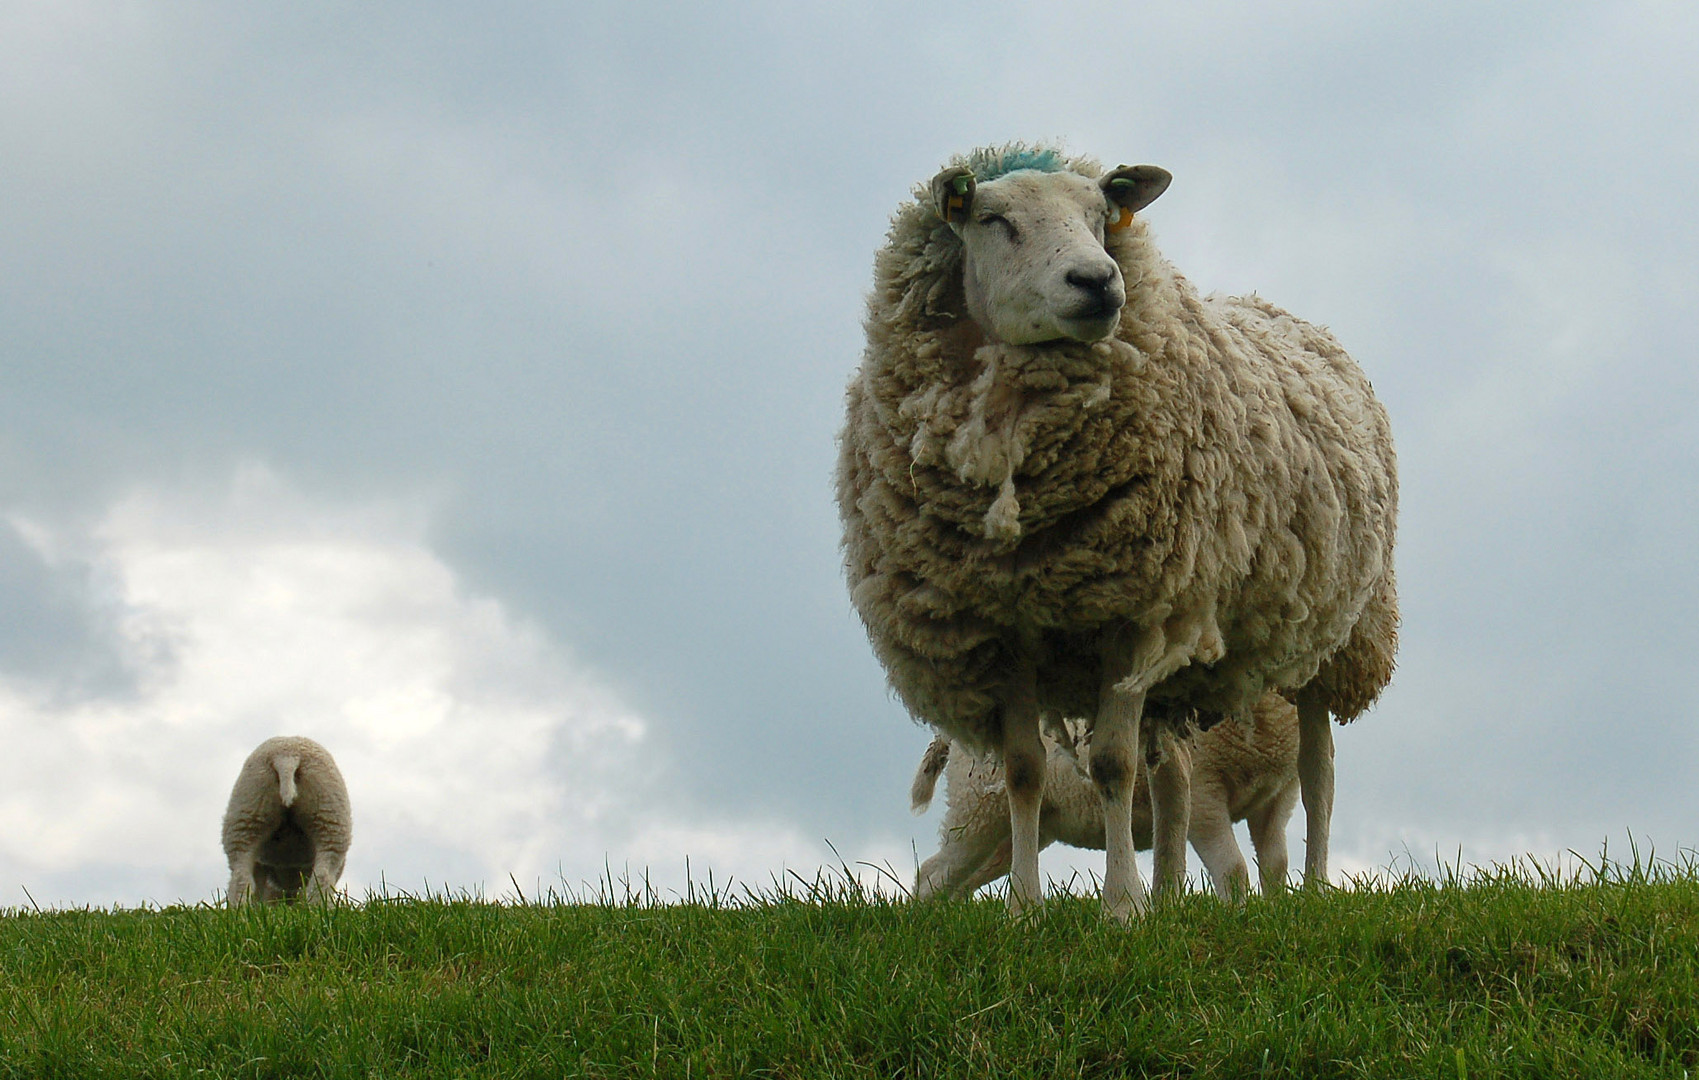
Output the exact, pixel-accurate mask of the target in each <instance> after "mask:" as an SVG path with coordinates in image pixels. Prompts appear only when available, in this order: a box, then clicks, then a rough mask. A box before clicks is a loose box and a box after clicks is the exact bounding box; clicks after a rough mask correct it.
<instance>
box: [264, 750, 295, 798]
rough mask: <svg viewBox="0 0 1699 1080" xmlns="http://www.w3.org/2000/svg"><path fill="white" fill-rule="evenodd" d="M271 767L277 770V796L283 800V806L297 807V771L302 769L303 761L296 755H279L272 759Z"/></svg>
mask: <svg viewBox="0 0 1699 1080" xmlns="http://www.w3.org/2000/svg"><path fill="white" fill-rule="evenodd" d="M271 767H272V768H273V769H275V770H277V795H278V798H280V799H282V800H283V805H284V806H286V807H288V806H294V805H295V770H296V769H299V768H300V767H301V759H300V758H299V757H297V756H296V755H294V754H279V755H277V756H276V757H274V758H272V759H271Z"/></svg>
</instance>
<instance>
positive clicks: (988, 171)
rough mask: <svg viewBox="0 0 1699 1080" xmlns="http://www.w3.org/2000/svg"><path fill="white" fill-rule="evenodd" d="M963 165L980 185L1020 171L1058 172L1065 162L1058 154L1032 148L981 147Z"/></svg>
mask: <svg viewBox="0 0 1699 1080" xmlns="http://www.w3.org/2000/svg"><path fill="white" fill-rule="evenodd" d="M965 164H966V165H967V167H968V168H970V169H972V170H973V175H974V179H976V180H978V181H979V182H980V183H984V182H985V181H987V180H995V179H997V178H998V177H999V176H1006V175H1007V174H1009V173H1012V172H1020V171H1021V170H1022V169H1032V170H1034V171H1036V172H1061V171H1063V170H1064V169H1066V168H1067V167H1068V162H1067V159H1066V158H1064V157H1063V156H1062V155H1061V153H1060V152H1058V151H1055V150H1048V149H1034V148H1033V147H1030V146H1021V145H1019V144H1016V145H1013V146H990V147H983V148H981V149H978V150H975V151H974V152H973V153H971V154H969V155H968V156H967V161H966V162H965Z"/></svg>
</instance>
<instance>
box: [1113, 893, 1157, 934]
mask: <svg viewBox="0 0 1699 1080" xmlns="http://www.w3.org/2000/svg"><path fill="white" fill-rule="evenodd" d="M1149 911H1150V897H1149V895H1148V894H1147V895H1144V896H1134V895H1133V894H1132V893H1130V892H1125V891H1123V892H1122V893H1121V894H1120V895H1119V896H1110V895H1108V894H1107V893H1105V894H1104V897H1103V917H1104V918H1105V919H1107V920H1108V921H1109V922H1112V923H1115V924H1117V925H1120V926H1128V925H1130V924H1131V923H1132V921H1133V919H1134V918H1143V917H1144V915H1145V914H1146V913H1147V912H1149Z"/></svg>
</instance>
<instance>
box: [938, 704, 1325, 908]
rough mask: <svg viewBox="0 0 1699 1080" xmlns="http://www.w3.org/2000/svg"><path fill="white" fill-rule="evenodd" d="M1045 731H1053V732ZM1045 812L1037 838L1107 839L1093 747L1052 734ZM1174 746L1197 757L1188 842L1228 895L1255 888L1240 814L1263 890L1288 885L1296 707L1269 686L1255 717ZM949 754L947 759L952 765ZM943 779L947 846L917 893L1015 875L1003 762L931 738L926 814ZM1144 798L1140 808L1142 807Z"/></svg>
mask: <svg viewBox="0 0 1699 1080" xmlns="http://www.w3.org/2000/svg"><path fill="white" fill-rule="evenodd" d="M1047 734H1048V733H1047ZM1046 741H1047V743H1048V750H1049V759H1048V767H1047V771H1046V775H1045V783H1044V802H1043V806H1042V809H1041V811H1040V813H1039V818H1038V846H1039V847H1040V848H1045V847H1048V846H1049V845H1050V844H1052V843H1054V842H1055V841H1058V840H1059V841H1061V842H1062V843H1064V844H1072V845H1073V846H1074V847H1082V848H1098V849H1100V850H1101V849H1102V847H1103V803H1102V800H1101V799H1099V798H1098V795H1097V792H1096V791H1094V790H1092V786H1091V783H1090V782H1089V781H1088V780H1087V779H1086V776H1085V774H1084V772H1083V770H1082V768H1081V765H1080V763H1079V760H1078V757H1079V756H1086V755H1089V754H1090V744H1089V743H1085V744H1084V745H1081V746H1076V747H1075V748H1073V751H1072V752H1070V748H1069V747H1068V746H1067V745H1066V744H1065V743H1064V744H1058V743H1057V742H1056V741H1055V740H1054V739H1053V738H1051V739H1047V740H1046ZM1168 752H1170V753H1178V754H1186V753H1189V754H1190V756H1191V777H1192V813H1191V831H1190V839H1191V842H1192V847H1194V848H1195V849H1197V853H1198V857H1199V858H1200V859H1202V860H1203V864H1204V866H1205V867H1206V868H1207V869H1208V870H1209V879H1210V882H1211V883H1212V884H1213V885H1214V886H1215V891H1216V893H1217V894H1218V895H1220V897H1221V898H1222V899H1223V900H1236V899H1238V898H1240V897H1243V896H1244V895H1245V894H1246V893H1247V892H1249V891H1250V877H1249V875H1248V874H1247V873H1246V872H1245V857H1244V855H1243V854H1241V853H1240V851H1239V843H1238V841H1237V840H1235V839H1234V838H1233V823H1234V822H1236V821H1248V822H1249V823H1250V830H1251V843H1252V845H1253V846H1254V847H1255V848H1256V853H1257V871H1258V876H1259V877H1260V878H1261V880H1262V891H1263V892H1265V893H1268V892H1273V891H1275V890H1276V889H1280V888H1284V887H1285V884H1286V821H1287V819H1288V818H1290V817H1291V816H1292V808H1293V807H1294V806H1295V805H1297V802H1298V710H1297V709H1295V708H1294V707H1293V706H1292V704H1291V703H1290V702H1288V701H1286V700H1285V699H1283V698H1281V697H1280V696H1279V695H1278V694H1264V695H1263V697H1262V699H1261V700H1260V701H1258V702H1257V703H1256V706H1255V708H1253V709H1252V711H1251V721H1250V722H1249V723H1245V724H1241V723H1225V724H1216V725H1215V726H1214V727H1211V728H1210V729H1209V730H1208V731H1205V732H1203V733H1202V734H1200V735H1198V736H1197V737H1196V738H1195V739H1193V740H1191V743H1190V746H1189V747H1188V745H1187V744H1186V742H1184V741H1180V742H1176V743H1175V744H1174V745H1173V747H1172V748H1170V749H1169V750H1168ZM946 762H947V764H946ZM940 772H944V773H945V776H946V780H947V783H948V788H947V794H946V796H945V805H946V807H947V809H946V810H945V812H944V821H943V824H942V825H940V826H939V829H938V833H939V836H940V837H941V838H942V840H943V843H942V845H941V846H940V847H939V849H938V854H936V855H934V856H932V857H931V858H930V859H927V860H926V862H925V863H923V864H922V865H921V867H920V872H919V874H918V875H917V876H916V879H915V888H914V895H915V898H916V899H918V900H925V899H928V898H931V897H954V898H958V899H959V898H961V897H966V896H972V895H973V894H974V893H975V892H976V891H978V889H979V888H980V886H982V885H989V884H990V883H991V882H993V881H996V880H997V879H998V878H1000V877H1002V876H1003V875H1004V874H1007V873H1008V872H1009V803H1008V796H1007V794H1006V793H1005V790H1004V786H1003V769H1002V766H1001V765H1000V764H999V763H998V762H997V760H996V759H995V757H992V756H979V755H974V754H971V753H963V752H961V751H960V750H959V749H954V748H952V747H951V745H950V742H949V740H947V739H945V738H944V737H943V736H941V735H940V736H939V737H937V738H936V739H934V740H932V745H931V746H929V747H927V749H926V755H925V756H924V757H923V758H922V759H921V767H920V769H919V771H918V772H916V773H915V777H914V787H913V789H912V790H911V791H910V802H911V803H912V805H913V807H914V812H915V813H917V814H918V813H920V812H921V811H923V810H925V809H926V807H927V806H928V805H929V804H930V803H931V801H932V791H933V788H934V786H935V785H936V784H937V782H938V774H939V773H940ZM1148 787H1149V785H1148V783H1147V782H1146V778H1145V773H1144V770H1142V769H1140V770H1139V775H1138V779H1137V781H1136V782H1135V783H1134V786H1133V846H1134V847H1136V848H1138V849H1139V850H1141V851H1142V850H1144V849H1146V848H1148V847H1150V846H1151V820H1150V807H1149V802H1148V799H1149V791H1148ZM1141 806H1142V807H1143V809H1142V812H1141Z"/></svg>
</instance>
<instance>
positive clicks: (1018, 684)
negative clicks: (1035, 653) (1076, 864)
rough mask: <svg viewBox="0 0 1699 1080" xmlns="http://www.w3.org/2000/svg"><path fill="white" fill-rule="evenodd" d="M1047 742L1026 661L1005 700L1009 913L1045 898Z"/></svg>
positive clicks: (1032, 675)
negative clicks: (1041, 872)
mask: <svg viewBox="0 0 1699 1080" xmlns="http://www.w3.org/2000/svg"><path fill="white" fill-rule="evenodd" d="M1044 773H1045V757H1044V740H1043V739H1042V738H1040V736H1039V732H1038V673H1037V670H1036V669H1035V668H1034V666H1033V664H1032V662H1031V661H1023V662H1022V664H1021V665H1020V667H1019V668H1018V669H1017V670H1016V672H1015V676H1014V678H1013V679H1012V680H1011V681H1010V683H1009V687H1008V691H1007V694H1006V695H1005V697H1004V701H1003V780H1004V783H1005V785H1006V786H1007V788H1008V792H1009V912H1010V913H1011V914H1014V915H1020V914H1022V913H1024V912H1027V911H1031V910H1032V909H1033V908H1035V907H1037V906H1038V904H1039V903H1040V902H1042V901H1043V899H1044V889H1043V884H1042V883H1041V882H1040V881H1039V878H1038V846H1039V845H1038V815H1039V811H1040V809H1041V808H1042V807H1043V805H1044Z"/></svg>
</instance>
